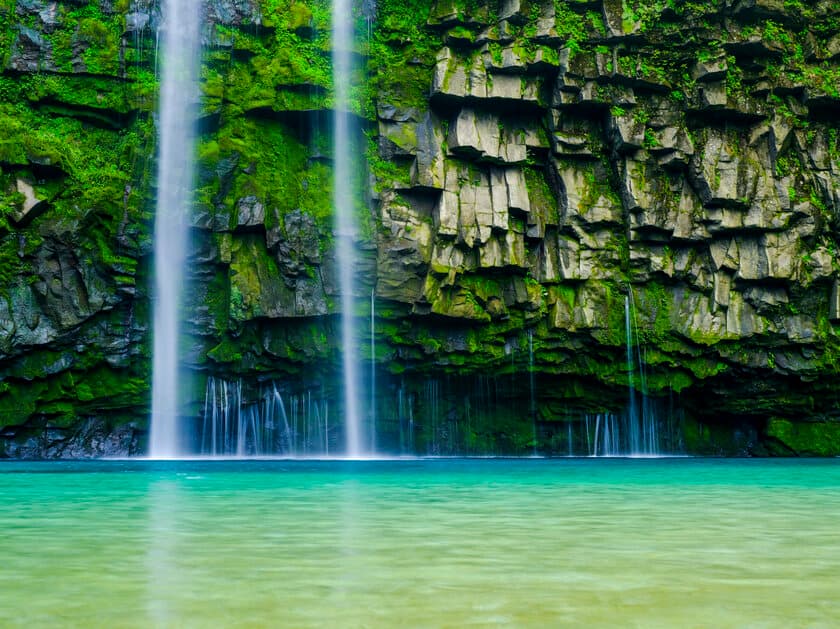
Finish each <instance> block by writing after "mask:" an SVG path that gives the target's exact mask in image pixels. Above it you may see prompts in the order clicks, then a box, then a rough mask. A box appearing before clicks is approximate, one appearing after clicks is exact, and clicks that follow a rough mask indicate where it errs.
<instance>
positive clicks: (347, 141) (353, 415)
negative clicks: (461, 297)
mask: <svg viewBox="0 0 840 629" xmlns="http://www.w3.org/2000/svg"><path fill="white" fill-rule="evenodd" d="M332 36H333V42H332V46H333V83H334V86H335V105H334V112H335V113H334V140H333V142H334V146H333V150H334V151H335V170H334V177H335V179H334V182H333V207H334V208H335V231H336V255H337V258H338V269H339V284H340V287H341V344H342V352H343V356H342V368H343V373H344V417H345V419H344V422H345V423H344V425H345V431H346V450H345V454H346V455H347V456H349V457H358V456H361V455H363V454H365V452H364V450H363V445H362V429H361V410H360V407H361V399H362V395H361V378H360V365H359V352H358V333H359V331H358V329H357V326H356V320H355V317H354V310H355V301H354V293H355V286H354V280H353V274H354V271H355V269H356V254H355V248H354V243H355V240H356V232H357V229H356V221H355V216H354V214H355V212H354V209H355V208H354V206H355V203H354V197H353V185H352V182H353V180H354V179H355V178H354V177H353V176H352V161H353V159H354V156H353V154H352V142H351V135H352V122H351V115H350V112H349V109H350V98H349V95H350V83H351V79H352V72H353V61H352V55H353V50H352V46H353V11H352V3H351V0H333V3H332ZM355 157H356V159H358V158H359V157H358V155H357V156H355Z"/></svg>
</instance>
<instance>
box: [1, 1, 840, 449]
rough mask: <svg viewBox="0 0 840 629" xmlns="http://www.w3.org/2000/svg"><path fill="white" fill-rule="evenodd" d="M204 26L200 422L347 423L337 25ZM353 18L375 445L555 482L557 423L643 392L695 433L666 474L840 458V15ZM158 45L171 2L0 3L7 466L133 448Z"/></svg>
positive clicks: (251, 15) (195, 289)
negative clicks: (495, 455)
mask: <svg viewBox="0 0 840 629" xmlns="http://www.w3.org/2000/svg"><path fill="white" fill-rule="evenodd" d="M203 10H204V12H205V18H206V19H205V27H204V35H203V38H204V43H205V53H204V61H203V66H202V79H201V81H202V99H201V101H200V102H199V103H196V105H195V106H196V118H197V119H198V121H199V129H200V132H201V138H200V142H199V151H198V153H199V154H198V171H197V192H196V202H195V207H194V211H193V213H192V217H193V236H194V237H193V250H192V253H191V259H190V264H189V272H190V274H191V276H192V281H191V283H190V287H189V295H188V298H187V300H186V302H187V303H186V305H185V308H184V319H185V321H186V322H187V324H186V332H187V334H186V336H187V339H186V341H185V347H184V350H183V353H184V356H185V362H186V364H187V365H188V368H189V370H190V371H191V373H192V374H193V377H192V379H191V383H192V384H191V386H190V387H189V390H187V391H185V392H184V416H185V418H186V421H187V422H188V423H189V421H190V420H189V418H194V417H200V416H201V414H202V413H203V412H204V411H203V401H204V381H205V379H206V377H207V376H208V375H213V376H214V377H219V378H223V379H227V380H238V379H242V380H243V382H244V383H245V388H246V396H247V395H251V397H252V398H253V400H254V401H256V400H257V399H258V398H259V395H260V390H261V387H262V385H263V384H265V383H267V382H269V381H270V382H272V383H274V385H276V386H279V387H280V389H281V390H283V391H284V392H285V393H287V394H289V395H293V394H303V393H304V392H309V393H310V394H311V392H312V391H316V392H317V395H319V396H321V397H323V398H324V399H330V400H333V403H334V404H335V405H336V406H335V407H334V408H336V409H338V411H337V412H334V414H335V415H338V414H340V408H339V407H338V406H337V405H338V404H340V398H341V396H340V395H336V388H337V387H336V377H335V373H336V369H337V367H338V365H339V364H340V359H339V355H340V354H339V353H340V348H339V347H338V342H337V337H338V330H339V328H340V326H339V325H338V321H337V315H338V311H339V304H340V299H339V287H338V286H337V283H336V277H337V273H336V270H335V258H334V252H333V233H332V219H331V198H330V195H331V192H330V190H331V175H332V155H331V138H330V117H331V108H332V104H333V102H332V77H331V62H330V52H331V51H330V41H329V23H330V15H329V7H328V5H327V4H325V3H323V2H321V1H320V0H319V1H314V0H308V1H306V2H291V1H290V0H277V1H271V2H269V1H268V0H264V1H262V2H256V1H246V0H215V1H211V2H208V3H207V4H206V5H205V7H204V9H203ZM354 17H355V21H356V26H357V34H358V38H357V49H356V50H355V51H354V54H355V59H356V68H357V70H356V76H354V84H355V85H356V86H357V87H356V88H355V90H354V92H353V95H352V96H353V97H352V101H353V102H352V108H353V110H354V113H355V114H357V118H358V123H359V125H358V126H359V134H358V138H357V151H356V152H357V154H358V155H359V161H358V164H357V168H356V169H355V173H356V178H355V181H354V184H355V188H356V190H357V193H358V215H359V222H360V229H359V234H358V243H357V244H358V249H359V252H360V254H361V255H360V263H359V268H358V269H356V272H357V274H358V276H359V277H360V278H361V281H360V282H359V285H358V291H359V294H358V295H357V297H358V300H357V301H358V309H357V310H358V311H357V313H356V314H357V315H358V317H359V321H360V324H361V334H362V335H363V336H364V339H365V340H364V342H363V343H360V348H361V359H362V360H363V361H364V363H365V364H366V365H371V364H372V366H373V369H372V370H371V375H370V376H369V377H368V380H370V381H371V382H373V381H375V382H376V387H375V389H374V391H375V396H374V402H373V406H374V407H375V412H372V413H370V415H371V417H373V416H374V415H375V417H376V422H377V426H379V427H380V428H381V429H382V431H383V433H387V432H388V431H389V430H390V431H391V432H392V433H394V432H396V428H394V426H396V425H399V426H400V427H402V426H403V423H404V422H403V418H404V416H407V415H408V414H411V416H412V417H414V413H416V414H417V416H418V417H425V421H418V422H417V425H418V426H419V428H416V430H419V431H420V432H421V433H422V434H421V435H420V436H421V437H422V439H423V440H425V442H428V443H441V442H444V443H448V444H449V446H447V447H449V448H450V450H451V451H457V450H458V447H457V446H458V445H459V444H460V445H461V446H464V445H470V444H471V445H473V446H475V447H476V448H478V446H477V445H476V444H484V443H493V444H496V446H495V447H496V450H495V451H504V452H509V453H526V452H527V453H530V452H531V451H533V449H534V448H536V449H537V450H538V451H542V452H547V453H551V452H554V451H556V450H560V449H561V446H560V445H558V444H560V443H561V441H562V439H560V437H559V435H563V434H565V428H566V427H567V426H568V422H579V421H581V419H582V418H583V417H584V416H586V415H587V414H597V413H607V412H610V413H621V412H624V408H625V406H626V405H627V400H628V393H627V391H628V380H629V381H630V382H631V383H632V384H633V385H634V386H635V387H636V388H637V389H642V388H643V389H644V391H645V393H646V394H647V395H648V396H649V397H650V398H651V399H652V400H654V401H655V404H656V406H657V408H659V409H660V413H661V414H662V415H663V416H665V415H667V416H668V420H669V421H673V418H675V417H678V419H679V423H680V424H681V425H682V431H681V437H680V439H679V444H678V445H675V446H674V449H682V450H687V451H690V452H701V453H747V454H748V453H753V454H767V453H770V454H794V453H796V454H832V453H836V452H838V451H840V423H838V422H837V420H838V417H840V406H838V396H837V394H836V393H835V391H836V390H837V386H838V384H840V382H838V380H840V378H838V370H839V369H840V362H838V361H840V343H838V337H837V332H836V330H837V325H838V324H840V275H838V270H839V268H838V264H839V263H840V260H838V250H837V236H838V228H840V223H839V222H838V221H840V140H839V139H838V132H837V130H838V126H840V124H839V123H838V120H840V93H838V89H840V88H839V87H838V86H840V5H838V3H837V2H832V1H817V2H799V1H785V2H782V1H781V0H718V1H716V2H681V1H679V0H676V1H674V0H671V1H664V0H663V1H659V2H638V3H637V2H632V1H629V0H624V1H615V0H603V1H599V0H593V1H580V2H577V1H574V2H573V1H561V0H558V1H556V2H525V1H522V0H519V1H517V0H501V1H500V2H495V1H488V2H482V1H478V0H472V1H466V0H441V1H436V2H435V1H431V0H419V1H416V2H395V1H392V0H379V2H376V3H374V2H365V3H359V4H358V6H357V7H356V14H355V16H354ZM162 23H163V19H162V16H161V14H160V9H159V6H158V4H157V3H155V2H151V1H147V2H140V1H134V2H127V1H122V2H121V1H119V0H117V1H113V2H110V1H105V0H102V1H101V2H100V1H93V2H83V1H72V2H71V1H69V0H67V1H64V2H48V1H46V0H17V2H11V1H9V0H6V1H5V2H3V3H2V4H0V61H2V67H3V72H2V76H0V81H1V82H0V101H1V102H0V127H2V129H3V130H4V131H3V135H2V137H0V170H2V174H0V177H1V179H0V192H1V193H2V195H3V197H2V202H0V207H2V219H1V221H2V222H0V262H2V264H0V374H2V380H1V381H0V425H3V426H5V428H3V433H2V437H3V441H2V443H4V445H3V446H2V451H3V452H5V454H6V455H7V456H70V455H72V456H78V455H80V454H82V453H86V454H107V453H138V452H142V451H143V448H144V434H145V430H146V428H147V416H148V399H149V381H150V377H149V369H150V360H149V348H150V342H149V336H150V333H151V331H150V312H151V300H150V295H149V286H150V285H151V282H150V278H149V272H150V268H151V265H150V255H151V242H150V233H151V224H152V220H153V212H154V169H155V163H154V159H155V142H156V138H155V127H154V124H155V107H156V87H157V78H156V77H157V68H158V64H159V63H160V62H161V59H160V58H159V57H158V54H157V52H158V49H157V41H158V37H157V34H158V31H159V29H160V28H161V26H162ZM371 309H373V313H371ZM371 314H373V316H372V317H371ZM628 321H629V323H630V325H629V328H630V337H631V345H632V346H633V349H631V353H632V354H633V355H635V356H639V357H640V358H639V360H638V361H637V360H636V359H634V360H632V361H630V363H628V361H627V359H626V356H627V348H626V343H627V337H628V332H627V330H628V325H627V322H628ZM637 363H641V365H642V367H643V369H639V368H638V367H637V366H636V364H637ZM642 371H643V372H644V377H643V378H642V376H641V372H642ZM247 390H250V393H247ZM440 391H444V392H448V393H445V394H441V393H440ZM432 392H434V393H432ZM479 402H480V404H479ZM410 405H413V407H412V409H411V413H409V411H408V410H406V409H407V407H408V406H410ZM477 406H483V407H484V408H485V412H484V413H483V415H482V416H481V420H480V421H479V420H476V413H475V410H476V408H477ZM493 409H497V410H495V411H494V410H493ZM465 421H466V424H465V423H464V422H465ZM465 426H466V427H465ZM456 427H457V428H456ZM430 432H431V433H434V434H430ZM454 433H457V434H458V435H459V437H458V439H459V444H454V442H453V440H452V437H451V435H452V434H454ZM569 434H571V433H569ZM441 435H444V436H446V438H447V439H449V441H446V440H445V439H444V440H443V441H441V438H440V437H441ZM332 438H333V440H334V441H336V442H340V426H337V428H336V432H335V433H334V434H333V437H332ZM394 440H395V438H392V441H394ZM400 440H401V441H403V440H404V436H401V438H400ZM569 440H570V441H571V438H570V439H569ZM412 443H414V442H413V441H412ZM499 444H502V445H499ZM563 447H565V446H563ZM468 449H469V448H468ZM479 449H480V448H479ZM490 449H491V450H492V449H493V448H492V447H491V448H490ZM450 450H446V451H447V452H448V451H450ZM435 451H440V450H439V449H437V450H435ZM470 451H471V452H472V451H478V449H476V450H470Z"/></svg>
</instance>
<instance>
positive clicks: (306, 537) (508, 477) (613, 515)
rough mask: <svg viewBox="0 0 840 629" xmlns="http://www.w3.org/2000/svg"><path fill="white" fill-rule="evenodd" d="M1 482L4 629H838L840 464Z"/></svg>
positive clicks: (471, 467)
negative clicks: (501, 628) (502, 628)
mask: <svg viewBox="0 0 840 629" xmlns="http://www.w3.org/2000/svg"><path fill="white" fill-rule="evenodd" d="M3 469H4V468H3V466H0V481H5V482H4V487H5V491H4V492H3V493H2V494H0V530H2V531H3V535H0V557H2V559H3V569H2V570H0V626H3V627H6V626H12V627H14V626H49V625H62V626H68V625H70V626H120V627H149V626H155V627H181V626H191V627H216V626H234V625H235V626H289V627H354V626H366V627H374V628H378V627H383V628H384V627H394V626H398V625H407V626H412V627H415V626H420V627H437V626H442V625H448V626H470V625H472V626H489V625H506V626H507V625H509V626H533V627H544V626H558V625H561V626H562V625H567V626H587V627H590V626H596V627H597V626H616V625H621V626H645V627H651V626H668V627H673V626H691V625H696V624H698V622H699V624H701V625H703V626H715V627H717V626H722V627H724V626H747V625H759V626H767V627H788V626H792V625H796V626H809V627H811V626H813V627H820V626H826V627H828V626H832V623H833V621H834V619H836V618H838V617H840V600H838V599H837V596H836V589H837V575H838V574H840V536H838V535H837V533H836V530H837V522H838V520H840V465H838V464H837V463H836V462H834V463H821V464H811V463H808V464H794V463H786V464H778V463H774V462H766V463H753V462H698V461H689V460H682V461H662V460H659V461H650V460H648V461H615V460H612V461H594V460H582V461H530V462H523V461H481V462H461V461H433V462H431V461H411V462H390V463H354V464H346V463H340V462H329V463H294V462H284V463H276V462H273V463H253V464H251V463H246V462H239V463H194V462H193V463H186V464H176V463H171V464H166V465H163V464H154V465H152V464H148V465H146V464H132V465H130V466H128V467H122V468H119V467H108V466H103V467H101V468H97V469H96V473H75V472H73V471H72V470H70V472H69V473H66V474H50V473H43V472H42V471H41V472H39V473H31V474H27V473H24V474H21V473H16V474H15V475H12V474H8V475H3V474H2V470H3ZM111 471H114V472H118V473H110V472H111ZM698 619H699V621H698Z"/></svg>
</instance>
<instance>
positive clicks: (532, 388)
mask: <svg viewBox="0 0 840 629" xmlns="http://www.w3.org/2000/svg"><path fill="white" fill-rule="evenodd" d="M528 390H529V394H530V404H529V405H528V413H529V414H530V416H531V426H532V429H533V433H534V452H533V453H534V456H536V454H537V386H536V382H535V374H534V330H533V329H531V330H528Z"/></svg>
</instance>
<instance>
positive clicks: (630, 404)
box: [624, 295, 639, 451]
mask: <svg viewBox="0 0 840 629" xmlns="http://www.w3.org/2000/svg"><path fill="white" fill-rule="evenodd" d="M624 339H625V346H626V348H627V417H628V420H629V422H630V424H631V425H637V424H638V423H639V412H638V411H637V410H636V389H635V388H634V387H633V371H634V361H633V325H632V321H631V319H630V296H629V295H625V296H624ZM634 435H635V436H636V438H635V439H634V438H632V437H631V442H630V448H631V450H633V451H638V449H639V443H638V432H636V433H634Z"/></svg>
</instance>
